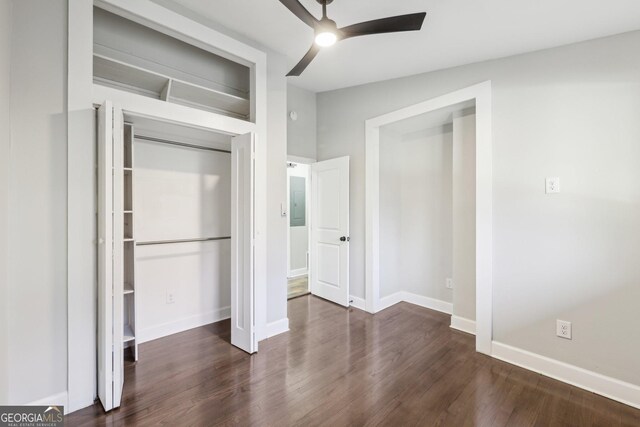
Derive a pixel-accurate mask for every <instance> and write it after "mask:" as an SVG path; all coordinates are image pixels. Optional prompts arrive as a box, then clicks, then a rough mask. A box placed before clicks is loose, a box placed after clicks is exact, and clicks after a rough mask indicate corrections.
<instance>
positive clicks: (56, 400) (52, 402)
mask: <svg viewBox="0 0 640 427" xmlns="http://www.w3.org/2000/svg"><path fill="white" fill-rule="evenodd" d="M68 405H69V399H68V396H67V392H66V391H63V392H60V393H56V394H54V395H51V396H47V397H43V398H42V399H38V400H34V401H33V402H29V403H27V406H64V413H65V415H66V414H68V413H69V412H70V411H69V407H68Z"/></svg>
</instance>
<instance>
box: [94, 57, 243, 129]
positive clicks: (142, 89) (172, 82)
mask: <svg viewBox="0 0 640 427" xmlns="http://www.w3.org/2000/svg"><path fill="white" fill-rule="evenodd" d="M93 81H94V83H96V84H99V85H103V86H108V87H112V88H115V89H119V90H124V91H127V92H133V93H136V94H138V95H143V96H147V97H150V98H154V99H160V100H163V101H167V102H172V103H174V104H180V105H185V106H188V107H193V108H197V109H201V110H206V111H211V112H214V113H218V114H224V115H227V116H230V117H235V118H238V119H242V120H248V119H249V116H250V112H251V103H250V101H249V100H248V99H245V98H242V97H239V96H236V95H231V94H228V93H224V92H220V91H217V90H214V89H210V88H206V87H203V86H199V85H196V84H193V83H188V82H185V81H182V80H179V79H175V78H172V77H168V76H164V75H162V74H159V73H156V72H153V71H149V70H145V69H143V68H140V67H136V66H134V65H130V64H126V63H124V62H121V61H118V60H115V59H112V58H108V57H106V56H103V55H98V54H94V55H93Z"/></svg>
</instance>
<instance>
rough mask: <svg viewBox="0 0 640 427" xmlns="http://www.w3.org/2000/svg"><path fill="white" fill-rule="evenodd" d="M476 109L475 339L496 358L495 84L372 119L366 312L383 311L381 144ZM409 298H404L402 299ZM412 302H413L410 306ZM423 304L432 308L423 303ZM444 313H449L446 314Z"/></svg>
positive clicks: (368, 143) (368, 154) (368, 130)
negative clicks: (417, 122)
mask: <svg viewBox="0 0 640 427" xmlns="http://www.w3.org/2000/svg"><path fill="white" fill-rule="evenodd" d="M467 102H474V103H475V110H476V123H475V125H476V126H475V150H474V151H475V153H474V159H473V162H474V163H475V177H474V178H475V207H474V208H473V213H474V217H475V239H474V240H475V248H474V249H475V272H474V275H475V291H476V292H475V312H476V318H475V322H476V325H475V333H476V351H478V352H481V353H484V354H491V346H492V219H491V218H492V211H491V207H492V167H491V156H492V149H491V82H484V83H480V84H478V85H474V86H471V87H468V88H465V89H461V90H458V91H455V92H452V93H449V94H446V95H443V96H441V97H438V98H434V99H431V100H428V101H425V102H422V103H419V104H416V105H412V106H409V107H406V108H403V109H401V110H397V111H394V112H391V113H388V114H385V115H383V116H379V117H376V118H373V119H369V120H367V121H366V123H365V128H366V145H365V149H366V196H365V198H366V204H365V206H366V209H365V217H366V221H365V224H366V269H365V270H366V278H365V281H366V310H367V311H368V312H370V313H376V312H377V311H379V310H380V309H382V308H383V306H382V304H381V298H380V290H381V289H380V288H381V286H380V285H381V268H380V266H381V255H382V247H381V240H380V235H381V222H380V213H381V208H382V205H381V200H380V186H381V183H380V165H381V162H380V157H381V151H380V140H381V133H382V129H381V128H383V127H384V126H387V125H390V124H393V123H396V122H399V121H402V120H407V119H412V118H415V117H419V116H420V115H423V114H426V113H429V112H434V111H438V110H441V109H445V108H448V107H451V106H455V105H457V104H463V103H467ZM399 295H400V297H403V293H400V294H399ZM410 302H411V301H410ZM418 303H421V305H428V304H429V303H430V301H426V300H424V299H421V300H420V301H419V302H418ZM441 311H444V310H441Z"/></svg>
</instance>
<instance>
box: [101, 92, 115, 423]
mask: <svg viewBox="0 0 640 427" xmlns="http://www.w3.org/2000/svg"><path fill="white" fill-rule="evenodd" d="M112 165H113V105H112V104H111V103H110V102H108V101H107V102H106V103H105V104H104V105H102V106H101V107H100V108H98V186H99V190H98V397H99V398H100V402H101V403H102V406H103V407H104V410H105V411H109V410H111V409H113V355H112V351H113V350H112V349H113V298H112V296H113V293H112V292H113V290H112V283H113V217H112V214H111V213H112V212H113V191H112V188H113V174H112V169H111V168H112Z"/></svg>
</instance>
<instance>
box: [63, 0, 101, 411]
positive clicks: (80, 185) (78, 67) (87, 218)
mask: <svg viewBox="0 0 640 427" xmlns="http://www.w3.org/2000/svg"><path fill="white" fill-rule="evenodd" d="M67 13H68V37H67V42H68V47H67V51H68V53H67V55H68V56H67V61H68V64H67V67H68V68H67V82H68V83H67V88H68V93H67V129H68V130H67V388H68V407H67V406H66V405H65V410H68V411H69V412H74V411H76V410H78V409H82V408H85V407H87V406H90V405H92V404H93V401H94V399H95V397H96V396H97V393H96V391H97V389H98V384H97V377H98V373H97V367H96V359H97V348H96V344H97V336H96V331H97V317H98V316H97V304H96V302H97V289H98V286H97V274H96V270H95V269H96V268H97V245H96V236H97V222H96V221H97V220H96V206H94V200H97V198H96V193H95V192H96V189H95V187H94V185H92V183H93V182H94V181H93V180H94V179H96V178H95V176H96V161H97V158H96V151H95V150H96V144H92V142H93V141H95V138H96V123H95V111H94V110H93V103H92V99H91V87H92V86H93V75H92V70H93V57H92V55H93V2H91V1H86V0H69V3H68V11H67Z"/></svg>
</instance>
